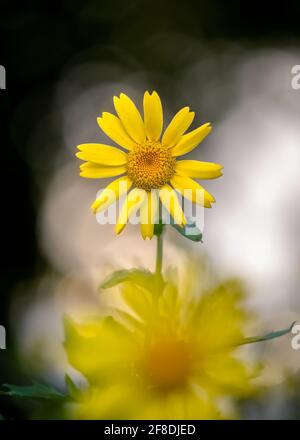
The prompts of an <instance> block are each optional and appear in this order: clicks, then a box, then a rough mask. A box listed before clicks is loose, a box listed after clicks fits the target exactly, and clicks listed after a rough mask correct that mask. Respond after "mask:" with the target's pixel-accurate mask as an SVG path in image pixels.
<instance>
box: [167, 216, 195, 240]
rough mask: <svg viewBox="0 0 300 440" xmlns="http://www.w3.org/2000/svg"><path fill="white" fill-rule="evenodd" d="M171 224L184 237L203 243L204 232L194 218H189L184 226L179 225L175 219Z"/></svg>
mask: <svg viewBox="0 0 300 440" xmlns="http://www.w3.org/2000/svg"><path fill="white" fill-rule="evenodd" d="M170 224H171V226H173V228H175V229H176V231H178V232H179V233H180V234H181V235H182V236H183V237H185V238H187V239H188V240H192V241H195V242H199V241H200V242H201V243H202V237H203V234H202V232H201V231H200V229H199V228H198V227H197V225H196V223H195V222H194V221H192V220H189V219H187V223H186V225H185V226H184V227H182V226H179V225H177V224H176V223H174V221H173V220H172V221H171V223H170Z"/></svg>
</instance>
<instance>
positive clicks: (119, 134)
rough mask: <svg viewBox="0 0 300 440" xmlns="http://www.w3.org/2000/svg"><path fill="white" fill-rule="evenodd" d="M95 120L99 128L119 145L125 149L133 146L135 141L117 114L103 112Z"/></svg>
mask: <svg viewBox="0 0 300 440" xmlns="http://www.w3.org/2000/svg"><path fill="white" fill-rule="evenodd" d="M97 122H98V124H99V127H100V128H101V130H102V131H104V133H105V134H106V135H107V136H108V137H110V138H111V139H112V140H113V141H114V142H116V143H117V144H118V145H120V146H121V147H123V148H126V150H131V149H132V148H134V147H135V145H136V143H135V142H134V140H133V139H131V137H130V136H129V135H128V133H127V132H126V130H125V129H124V127H123V125H122V123H121V121H120V119H119V118H117V116H115V115H112V114H111V113H107V112H103V113H102V117H101V118H97Z"/></svg>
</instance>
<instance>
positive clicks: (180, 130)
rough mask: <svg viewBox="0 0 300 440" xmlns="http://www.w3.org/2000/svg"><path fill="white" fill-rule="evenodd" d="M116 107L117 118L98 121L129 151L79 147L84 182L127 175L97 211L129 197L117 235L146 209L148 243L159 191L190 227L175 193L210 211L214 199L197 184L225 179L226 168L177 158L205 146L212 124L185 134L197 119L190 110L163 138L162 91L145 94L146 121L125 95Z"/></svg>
mask: <svg viewBox="0 0 300 440" xmlns="http://www.w3.org/2000/svg"><path fill="white" fill-rule="evenodd" d="M114 106H115V110H116V113H117V116H115V115H113V114H111V113H107V112H104V113H102V116H101V117H99V118H98V119H97V121H98V124H99V126H100V128H101V129H102V130H103V131H104V133H105V134H106V135H107V136H108V137H110V138H111V139H112V140H113V141H114V142H116V143H117V144H118V145H120V146H121V147H123V149H125V150H126V152H125V151H123V150H121V149H119V148H116V147H113V146H108V145H104V144H95V143H89V144H82V145H79V146H78V149H79V150H80V151H79V152H78V153H77V154H76V155H77V157H78V158H79V159H81V160H84V161H85V162H84V163H83V164H82V165H81V166H80V175H81V176H82V177H87V178H93V179H94V178H95V179H98V178H105V177H114V176H119V175H122V174H126V175H125V176H122V177H119V178H118V179H116V180H114V181H113V182H112V183H110V184H109V185H108V186H107V187H106V188H105V189H104V191H102V193H101V194H100V195H99V197H97V199H96V200H95V201H94V203H93V204H92V210H93V212H94V213H97V212H100V211H103V210H105V209H107V208H108V206H109V205H111V204H112V203H114V202H115V201H116V199H118V198H120V197H121V196H123V195H125V194H127V198H126V200H125V202H124V204H123V207H122V209H121V213H120V215H119V218H118V220H117V222H116V228H115V230H116V233H117V234H119V233H120V232H121V231H122V230H123V229H124V227H125V225H126V223H127V221H128V218H129V217H130V216H131V215H132V214H133V213H134V212H137V211H138V210H139V209H140V214H141V221H140V223H141V233H142V236H143V238H144V239H145V238H152V236H153V233H154V223H155V222H154V218H155V215H156V213H157V209H158V203H159V201H158V196H157V195H156V194H155V193H154V194H153V191H152V190H158V193H159V199H160V200H161V203H162V204H163V205H164V206H165V208H166V209H167V210H168V211H169V212H170V214H171V216H172V217H173V218H174V220H175V222H176V223H178V224H179V225H184V224H185V223H186V219H185V216H184V213H183V211H182V208H181V205H180V203H179V200H178V197H177V195H176V193H175V191H174V189H175V190H176V191H178V192H179V193H180V194H182V195H183V196H184V197H186V198H188V199H189V200H191V201H192V202H193V203H199V204H201V205H202V206H204V207H206V208H210V207H211V204H212V203H213V202H215V199H214V197H213V196H212V195H211V194H210V193H209V192H208V191H206V190H205V189H204V188H203V187H202V186H201V185H200V184H199V183H197V182H196V181H195V180H193V179H194V178H196V179H214V178H217V177H219V176H221V175H222V172H221V170H222V168H223V167H222V166H221V165H219V164H216V163H209V162H200V161H196V160H181V161H177V157H178V156H181V155H184V154H186V153H189V152H190V151H192V150H193V149H194V148H195V147H196V146H197V145H198V144H199V143H200V142H202V140H203V139H204V138H205V137H206V136H207V135H208V134H209V133H210V131H211V125H210V124H209V123H206V124H203V125H201V126H200V127H198V128H196V129H194V130H192V131H190V132H189V133H187V134H185V132H186V130H187V129H188V128H189V127H190V125H191V124H192V122H193V119H194V116H195V114H194V112H191V111H190V109H189V107H184V108H182V109H181V110H180V111H179V112H178V113H176V115H175V116H174V118H173V119H172V120H171V122H170V123H169V125H168V126H167V128H166V130H165V131H164V134H163V135H162V130H163V110H162V104H161V101H160V98H159V96H158V94H157V93H156V92H153V93H152V94H150V93H149V92H145V94H144V100H143V108H144V119H143V118H142V116H141V114H140V113H139V111H138V109H137V108H136V106H135V104H134V103H133V102H132V100H131V99H130V98H129V97H128V96H126V95H125V94H124V93H121V95H120V97H116V96H115V97H114ZM161 135H162V136H161ZM130 190H131V191H130ZM187 190H188V191H187ZM112 192H113V194H114V196H113V197H111V193H112ZM155 192H156V191H155Z"/></svg>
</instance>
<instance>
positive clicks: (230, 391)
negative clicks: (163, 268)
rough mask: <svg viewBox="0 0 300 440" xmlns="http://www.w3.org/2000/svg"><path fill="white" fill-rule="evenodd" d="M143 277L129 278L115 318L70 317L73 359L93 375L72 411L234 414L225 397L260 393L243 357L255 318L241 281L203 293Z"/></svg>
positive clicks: (149, 415)
mask: <svg viewBox="0 0 300 440" xmlns="http://www.w3.org/2000/svg"><path fill="white" fill-rule="evenodd" d="M193 275H196V274H194V273H192V276H193ZM148 276H149V275H148ZM188 276H189V277H190V276H191V273H190V272H189V274H188ZM141 278H142V275H139V276H138V275H137V277H136V279H135V277H134V276H133V277H131V280H130V281H127V282H125V283H124V284H123V285H122V288H121V298H122V301H124V304H123V305H121V306H119V307H118V308H116V309H115V313H114V317H108V318H101V319H100V318H98V319H94V320H90V321H88V322H86V323H80V324H78V323H74V322H72V321H70V320H68V321H67V323H66V342H65V348H66V352H67V355H68V359H69V362H70V363H71V365H72V366H73V367H74V368H76V369H77V370H79V371H80V372H81V373H82V374H83V375H84V376H85V377H86V378H87V379H88V382H89V386H88V387H87V389H86V390H85V391H84V392H83V396H82V398H81V399H80V401H79V402H78V403H77V404H76V405H75V407H74V408H73V413H72V415H71V417H72V418H74V417H75V418H87V419H90V418H95V419H118V418H124V419H138V418H140V419H212V418H224V417H227V416H229V415H230V416H232V413H227V412H224V411H223V412H222V411H221V410H220V408H219V406H218V402H219V399H220V398H227V399H233V398H234V397H244V396H246V395H248V394H249V393H250V392H252V391H253V386H252V384H251V379H252V377H253V376H254V371H255V368H254V367H253V366H251V367H250V366H249V365H247V364H246V363H245V362H244V361H242V360H240V359H239V358H238V356H237V349H238V345H239V344H242V343H243V341H244V327H245V325H246V323H247V321H248V316H247V314H246V312H245V310H244V308H243V306H242V304H241V302H242V298H243V294H242V292H241V287H240V285H239V283H237V282H235V281H228V282H227V283H224V284H222V285H219V286H217V287H216V288H212V289H210V290H208V291H207V292H206V293H203V294H202V295H201V296H200V297H199V296H194V295H193V294H192V292H191V291H188V292H187V291H186V290H185V289H186V288H189V287H188V284H185V285H184V286H183V287H184V288H183V291H182V292H180V291H179V290H178V287H176V286H178V282H177V281H176V280H169V281H168V282H167V283H166V284H165V286H164V288H163V290H162V292H161V294H160V295H157V290H156V289H154V288H153V287H152V286H154V285H155V283H154V281H155V280H154V279H153V281H152V282H151V281H149V279H147V278H145V282H144V281H143V280H142V279H141ZM121 304H122V303H121ZM125 304H126V307H127V309H126V307H125ZM255 372H257V371H255Z"/></svg>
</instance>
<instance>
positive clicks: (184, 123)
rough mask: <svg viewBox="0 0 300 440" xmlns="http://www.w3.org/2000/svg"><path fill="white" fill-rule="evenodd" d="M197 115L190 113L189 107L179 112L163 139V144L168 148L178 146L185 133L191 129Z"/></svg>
mask: <svg viewBox="0 0 300 440" xmlns="http://www.w3.org/2000/svg"><path fill="white" fill-rule="evenodd" d="M194 116H195V113H194V112H190V109H189V107H184V108H182V109H181V110H179V112H178V113H176V115H175V116H174V118H173V119H172V121H171V122H170V124H169V125H168V127H167V128H166V131H165V132H164V135H163V138H162V144H163V145H165V146H167V147H172V146H173V145H176V144H177V142H178V141H179V140H180V138H181V136H182V135H183V133H184V132H185V131H186V130H187V129H188V128H189V126H190V125H191V123H192V122H193V119H194Z"/></svg>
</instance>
